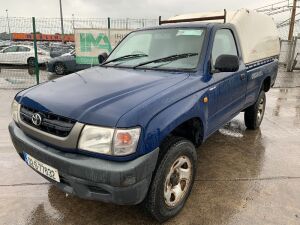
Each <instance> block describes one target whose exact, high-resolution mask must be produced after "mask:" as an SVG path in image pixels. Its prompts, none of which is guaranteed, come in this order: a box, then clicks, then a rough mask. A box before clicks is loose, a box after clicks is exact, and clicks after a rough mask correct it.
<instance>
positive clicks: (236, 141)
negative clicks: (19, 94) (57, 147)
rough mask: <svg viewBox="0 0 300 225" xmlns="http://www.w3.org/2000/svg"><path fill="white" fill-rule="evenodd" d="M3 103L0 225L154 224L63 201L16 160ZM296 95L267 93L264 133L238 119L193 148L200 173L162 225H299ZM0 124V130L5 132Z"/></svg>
mask: <svg viewBox="0 0 300 225" xmlns="http://www.w3.org/2000/svg"><path fill="white" fill-rule="evenodd" d="M14 93H15V92H13V91H2V92H1V95H0V101H1V102H4V103H5V107H4V108H0V124H1V127H0V143H1V144H0V156H1V157H0V165H1V167H0V177H1V178H2V179H1V181H0V220H1V224H9V225H10V224H156V222H155V221H154V220H153V219H152V218H150V217H149V216H148V215H147V214H146V213H144V212H143V210H142V209H141V207H138V206H117V205H113V204H106V203H101V202H94V201H88V200H82V199H79V198H77V197H73V196H66V195H65V194H64V193H62V192H61V191H59V190H57V189H56V188H55V187H54V186H52V185H51V184H49V183H48V182H47V181H45V180H44V179H43V178H41V177H40V176H38V175H37V174H35V172H33V171H32V170H31V169H30V168H28V167H27V166H25V165H24V163H23V162H22V161H21V160H20V159H19V158H18V156H17V154H16V153H15V152H14V149H13V146H12V144H11V143H10V141H9V139H8V133H7V130H6V129H7V128H6V126H7V124H8V117H9V102H10V101H11V99H12V97H13V95H14ZM299 106H300V88H286V89H272V90H271V91H270V92H269V93H268V94H267V108H266V113H265V118H264V121H263V123H262V126H261V129H260V130H257V131H250V130H247V129H246V128H245V126H244V123H243V114H242V113H241V114H240V115H238V116H237V117H236V118H234V119H233V120H232V121H230V122H229V123H228V124H226V125H225V126H224V127H223V128H222V129H220V130H219V131H218V132H216V133H215V134H214V135H212V136H211V137H210V138H209V139H208V140H207V142H206V143H204V144H203V145H202V146H201V147H200V148H199V149H198V159H199V160H198V174H197V178H196V182H195V185H194V188H193V190H192V193H191V196H190V198H189V200H188V201H187V204H186V205H185V207H184V209H183V210H182V212H181V213H180V214H179V215H178V216H177V217H175V218H173V219H171V220H170V221H168V222H167V223H166V224H205V225H207V224H243V225H246V224H249V225H253V224H261V225H265V224H278V225H279V224H280V225H282V224H295V225H296V224H300V195H299V190H300V151H299V150H300V139H299V137H300V115H299ZM2 124H3V125H2Z"/></svg>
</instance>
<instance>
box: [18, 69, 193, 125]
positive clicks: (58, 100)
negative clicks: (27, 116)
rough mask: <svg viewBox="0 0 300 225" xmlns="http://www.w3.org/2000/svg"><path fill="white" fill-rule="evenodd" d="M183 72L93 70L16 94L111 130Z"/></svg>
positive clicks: (184, 75) (43, 108)
mask: <svg viewBox="0 0 300 225" xmlns="http://www.w3.org/2000/svg"><path fill="white" fill-rule="evenodd" d="M187 77H188V74H187V73H178V72H176V73H175V72H172V73H171V72H162V71H151V70H147V71H146V70H132V69H117V68H109V67H108V68H103V67H94V68H91V69H87V70H84V71H80V72H78V73H73V74H71V75H68V76H64V77H62V78H59V79H56V80H52V81H49V82H47V83H44V84H41V85H38V86H34V87H32V88H30V89H27V90H24V91H22V92H20V93H19V94H18V95H17V97H16V99H17V101H18V102H19V103H21V104H22V105H25V106H27V107H31V108H34V109H36V110H38V111H42V112H50V113H53V114H57V115H60V116H64V117H67V118H71V119H74V120H77V121H79V122H82V123H87V124H95V125H102V126H109V127H114V126H116V124H117V122H118V120H119V119H120V117H121V116H122V115H124V114H125V113H126V112H128V111H129V110H131V109H132V108H134V107H136V106H137V105H139V104H141V103H142V102H144V101H145V100H147V99H149V98H151V97H152V96H154V95H156V94H158V93H160V92H161V91H163V90H165V89H167V88H169V87H171V86H174V85H176V84H177V83H179V82H181V81H183V80H184V79H186V78H187Z"/></svg>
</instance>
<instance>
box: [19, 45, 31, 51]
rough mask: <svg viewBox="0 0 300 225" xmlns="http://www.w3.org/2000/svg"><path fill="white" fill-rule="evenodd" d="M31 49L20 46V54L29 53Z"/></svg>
mask: <svg viewBox="0 0 300 225" xmlns="http://www.w3.org/2000/svg"><path fill="white" fill-rule="evenodd" d="M29 51H30V48H27V47H24V46H19V48H18V52H29Z"/></svg>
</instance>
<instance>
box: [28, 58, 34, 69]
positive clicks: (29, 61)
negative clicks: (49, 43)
mask: <svg viewBox="0 0 300 225" xmlns="http://www.w3.org/2000/svg"><path fill="white" fill-rule="evenodd" d="M27 64H28V66H31V67H33V66H34V64H35V59H34V57H30V58H28V59H27Z"/></svg>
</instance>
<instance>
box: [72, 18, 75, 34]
mask: <svg viewBox="0 0 300 225" xmlns="http://www.w3.org/2000/svg"><path fill="white" fill-rule="evenodd" d="M72 27H73V33H75V21H74V13H73V14H72Z"/></svg>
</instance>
